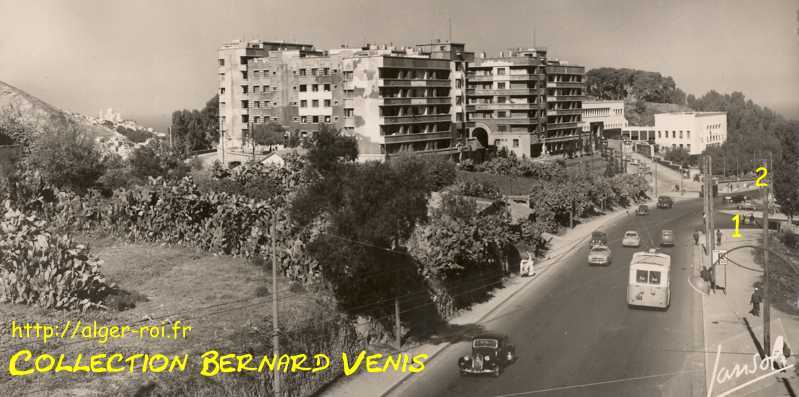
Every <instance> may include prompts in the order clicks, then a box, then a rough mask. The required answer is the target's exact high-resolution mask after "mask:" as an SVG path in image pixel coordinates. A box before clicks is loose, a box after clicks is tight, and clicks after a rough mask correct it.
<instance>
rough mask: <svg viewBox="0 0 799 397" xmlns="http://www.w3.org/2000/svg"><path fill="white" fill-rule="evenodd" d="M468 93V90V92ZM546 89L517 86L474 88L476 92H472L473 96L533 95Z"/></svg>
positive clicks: (541, 93)
mask: <svg viewBox="0 0 799 397" xmlns="http://www.w3.org/2000/svg"><path fill="white" fill-rule="evenodd" d="M467 94H468V92H467ZM543 94H544V89H543V88H515V89H504V90H494V89H487V90H484V89H481V88H477V89H475V90H474V93H472V94H470V95H472V96H494V95H523V96H533V95H543Z"/></svg>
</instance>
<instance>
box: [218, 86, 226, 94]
mask: <svg viewBox="0 0 799 397" xmlns="http://www.w3.org/2000/svg"><path fill="white" fill-rule="evenodd" d="M219 95H225V87H222V88H220V89H219Z"/></svg>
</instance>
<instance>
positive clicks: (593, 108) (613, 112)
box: [582, 100, 627, 132]
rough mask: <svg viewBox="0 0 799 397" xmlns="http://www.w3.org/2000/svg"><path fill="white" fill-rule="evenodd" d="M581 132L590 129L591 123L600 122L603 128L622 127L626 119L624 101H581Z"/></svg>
mask: <svg viewBox="0 0 799 397" xmlns="http://www.w3.org/2000/svg"><path fill="white" fill-rule="evenodd" d="M582 115H583V123H582V127H583V132H588V131H590V130H591V123H602V129H603V130H609V129H615V128H619V129H621V128H624V127H626V126H627V119H626V118H625V117H624V101H600V100H591V101H583V109H582Z"/></svg>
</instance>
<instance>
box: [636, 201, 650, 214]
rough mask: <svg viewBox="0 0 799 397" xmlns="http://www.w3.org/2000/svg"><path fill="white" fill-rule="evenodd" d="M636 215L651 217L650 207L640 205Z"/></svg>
mask: <svg viewBox="0 0 799 397" xmlns="http://www.w3.org/2000/svg"><path fill="white" fill-rule="evenodd" d="M635 215H649V207H648V206H647V205H646V204H641V205H639V206H638V209H637V210H636V211H635Z"/></svg>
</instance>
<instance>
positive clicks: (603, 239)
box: [588, 230, 608, 247]
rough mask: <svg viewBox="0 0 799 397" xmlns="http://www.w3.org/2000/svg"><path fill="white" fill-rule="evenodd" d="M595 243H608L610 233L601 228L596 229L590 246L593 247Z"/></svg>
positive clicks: (605, 244)
mask: <svg viewBox="0 0 799 397" xmlns="http://www.w3.org/2000/svg"><path fill="white" fill-rule="evenodd" d="M595 245H602V246H607V245H608V235H607V233H605V232H601V231H599V230H596V231H594V232H593V233H591V241H589V243H588V246H589V247H593V246H595Z"/></svg>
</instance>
